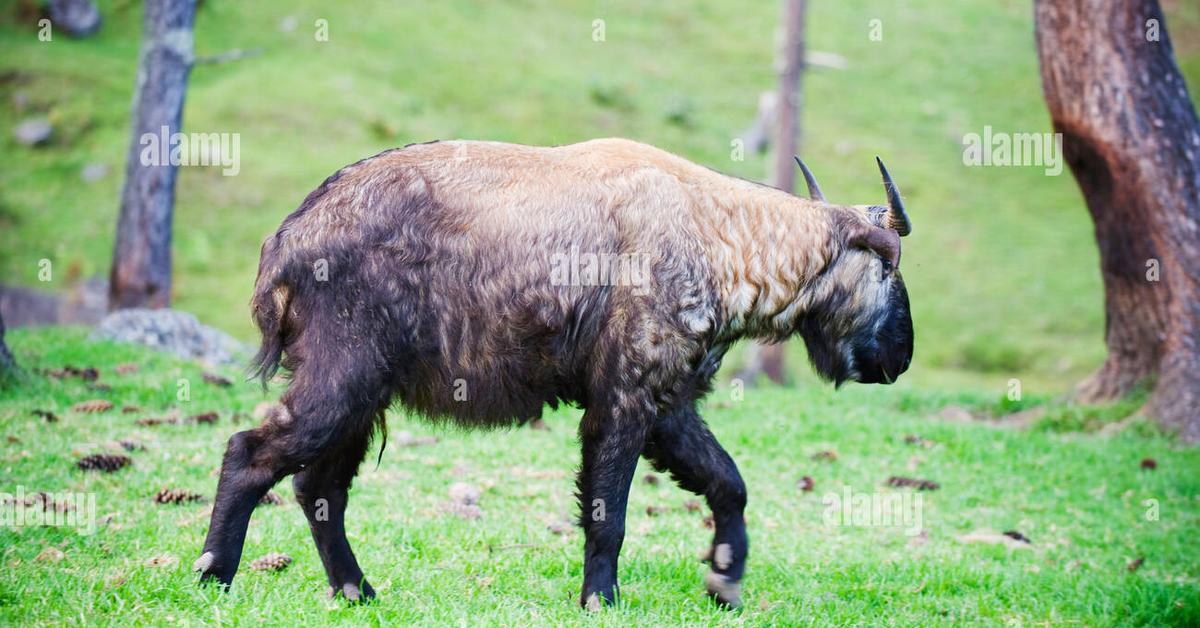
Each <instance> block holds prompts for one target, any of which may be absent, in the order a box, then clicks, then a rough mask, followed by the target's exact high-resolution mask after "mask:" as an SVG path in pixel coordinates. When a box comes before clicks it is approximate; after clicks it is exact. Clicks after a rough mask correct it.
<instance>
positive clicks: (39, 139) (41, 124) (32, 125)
mask: <svg viewBox="0 0 1200 628" xmlns="http://www.w3.org/2000/svg"><path fill="white" fill-rule="evenodd" d="M53 134H54V127H53V126H50V121H49V120H47V119H45V118H29V119H28V120H24V121H22V122H21V123H20V124H18V125H17V128H15V129H13V135H15V136H16V138H17V142H19V143H20V144H22V145H24V146H41V145H42V144H45V143H46V142H49V141H50V136H51V135H53Z"/></svg>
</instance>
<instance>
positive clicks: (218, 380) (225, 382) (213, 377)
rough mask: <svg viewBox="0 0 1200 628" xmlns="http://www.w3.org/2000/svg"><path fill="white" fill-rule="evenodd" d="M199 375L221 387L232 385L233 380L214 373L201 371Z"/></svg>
mask: <svg viewBox="0 0 1200 628" xmlns="http://www.w3.org/2000/svg"><path fill="white" fill-rule="evenodd" d="M200 377H201V378H203V379H204V381H206V382H208V383H210V384H212V385H213V386H220V387H221V388H229V387H230V386H232V385H233V382H231V381H229V378H227V377H222V376H220V375H217V374H216V373H203V374H202V375H200Z"/></svg>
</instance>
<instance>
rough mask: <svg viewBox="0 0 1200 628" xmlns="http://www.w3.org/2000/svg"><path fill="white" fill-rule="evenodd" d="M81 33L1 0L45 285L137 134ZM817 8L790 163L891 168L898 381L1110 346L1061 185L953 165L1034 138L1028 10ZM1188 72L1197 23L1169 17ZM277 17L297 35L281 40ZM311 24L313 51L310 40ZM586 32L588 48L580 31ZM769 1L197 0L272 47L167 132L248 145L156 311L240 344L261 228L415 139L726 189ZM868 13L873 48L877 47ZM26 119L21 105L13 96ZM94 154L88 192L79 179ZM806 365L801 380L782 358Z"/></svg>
mask: <svg viewBox="0 0 1200 628" xmlns="http://www.w3.org/2000/svg"><path fill="white" fill-rule="evenodd" d="M101 4H102V5H103V8H104V17H105V20H106V21H105V26H104V28H103V29H102V30H101V31H100V33H99V34H98V35H97V36H96V37H94V38H92V39H87V40H84V41H73V40H70V39H68V38H66V37H65V36H63V35H61V34H59V35H58V36H56V37H55V38H54V40H53V41H52V42H39V41H38V40H37V37H36V28H35V27H34V26H33V25H32V24H30V23H20V22H18V21H17V18H16V16H17V14H18V12H17V11H16V8H15V7H16V6H17V5H18V3H17V2H16V0H4V1H0V74H3V75H4V76H5V78H4V79H3V80H2V81H0V102H2V103H3V105H2V106H0V129H6V130H7V129H9V128H11V127H12V126H13V125H14V124H15V123H16V122H17V121H18V120H19V119H20V118H21V117H22V116H23V115H28V114H30V113H42V114H46V115H49V116H50V118H51V119H53V120H54V121H55V123H56V125H57V133H58V135H57V139H56V140H55V142H54V143H53V144H52V145H51V146H48V147H46V148H43V149H38V150H30V149H26V148H22V147H19V146H17V145H16V144H15V142H14V140H13V139H12V136H11V134H10V133H8V132H7V131H6V132H4V133H0V154H2V155H3V161H4V167H3V168H0V276H3V278H4V281H5V282H6V283H13V282H15V283H25V284H34V285H40V284H38V282H37V272H38V270H39V266H38V262H39V260H41V259H49V260H51V261H52V262H53V263H54V268H55V274H54V281H52V282H50V284H49V285H43V287H48V288H63V287H65V286H66V285H67V284H69V283H70V281H72V280H73V278H74V277H77V276H80V275H82V276H88V275H92V274H101V275H104V274H106V273H107V269H108V265H109V262H110V256H111V250H112V238H113V232H114V224H115V216H116V211H117V202H118V198H119V192H120V185H121V180H122V173H123V168H124V159H125V151H126V147H127V145H128V131H129V102H130V98H131V92H132V88H133V77H134V68H135V64H136V59H137V49H138V41H139V38H140V16H139V11H140V3H139V2H135V1H133V0H113V1H111V2H103V3H101ZM873 4H875V5H876V6H874V7H869V8H868V7H865V6H860V4H858V3H837V2H816V3H812V9H811V15H810V16H809V29H808V31H809V45H810V47H811V48H812V49H814V50H823V51H832V52H837V53H839V54H842V55H844V56H845V57H846V59H847V62H848V68H847V69H845V70H830V69H825V68H816V69H814V70H812V71H811V72H809V73H808V75H807V76H806V78H805V87H804V89H805V100H804V114H803V117H804V124H803V127H804V138H803V151H802V152H803V154H804V155H805V157H806V160H807V161H808V163H809V164H810V165H811V166H812V167H813V168H814V169H815V170H816V172H817V174H818V176H819V177H820V179H821V181H822V184H823V187H824V189H825V190H826V192H827V194H829V196H830V197H831V198H832V199H834V200H837V201H841V202H847V203H859V202H879V201H881V200H882V198H883V195H882V190H881V189H880V186H879V183H878V174H877V173H876V172H875V168H874V164H873V163H872V157H873V156H874V155H876V154H879V155H882V156H883V157H884V158H885V159H886V160H887V162H888V163H889V164H891V169H892V171H893V173H894V174H895V176H896V178H897V180H898V182H899V183H900V185H901V187H902V189H903V190H904V192H905V194H906V195H907V197H908V201H909V203H908V204H909V206H910V211H911V213H912V215H913V218H914V221H915V225H916V229H915V232H914V235H913V236H912V237H911V238H909V239H907V240H906V241H905V254H904V272H905V276H906V278H907V281H908V284H909V289H910V292H911V293H912V296H913V309H914V319H915V324H916V329H917V334H918V338H919V345H918V349H917V352H916V364H917V368H915V369H914V370H913V371H912V372H911V374H910V375H909V377H910V378H913V379H916V380H918V381H921V382H923V383H926V384H930V385H935V386H938V387H940V388H946V389H953V388H957V387H958V386H960V385H963V384H969V385H973V386H977V387H986V388H988V389H989V390H994V391H997V392H999V391H1002V390H1004V383H1005V382H1006V381H1007V380H1008V379H1010V378H1013V377H1017V378H1021V379H1022V380H1023V381H1025V382H1026V388H1027V389H1029V390H1033V389H1034V388H1036V389H1038V390H1039V391H1040V392H1044V393H1057V392H1060V391H1061V390H1063V389H1064V388H1066V387H1067V386H1068V385H1070V384H1071V383H1073V382H1075V381H1078V380H1079V379H1080V378H1082V377H1083V376H1084V375H1085V374H1087V373H1088V372H1089V371H1090V370H1092V369H1094V368H1095V367H1096V366H1097V365H1098V364H1099V363H1100V362H1101V360H1102V358H1103V344H1102V327H1103V313H1102V308H1101V307H1100V305H1101V302H1102V296H1101V289H1100V281H1099V273H1098V272H1097V253H1096V247H1095V244H1094V242H1093V240H1092V230H1091V227H1090V224H1089V219H1088V217H1087V214H1086V212H1085V211H1084V208H1083V205H1082V203H1081V201H1080V197H1079V193H1078V191H1077V188H1076V187H1075V184H1074V182H1073V180H1072V178H1071V177H1070V176H1069V174H1065V173H1064V174H1063V175H1062V176H1059V177H1046V176H1044V175H1043V174H1042V170H1041V169H1040V168H1034V167H1030V168H967V167H964V166H963V164H962V156H961V146H960V142H961V139H962V136H963V134H964V133H968V132H981V131H982V130H983V127H984V126H985V125H990V126H992V127H993V128H994V129H995V130H997V131H1005V132H1042V131H1047V130H1049V121H1048V117H1047V115H1046V112H1045V107H1044V104H1043V103H1042V100H1041V90H1040V82H1039V78H1038V73H1037V59H1036V55H1035V52H1034V46H1033V32H1032V18H1031V14H1032V10H1031V8H1030V6H1029V5H1028V3H1027V2H1018V1H1015V0H1006V1H1002V2H995V1H988V0H973V1H970V2H956V3H953V5H948V4H947V3H945V2H940V1H937V0H914V1H912V2H905V3H891V2H877V3H873ZM1168 10H1169V16H1170V22H1169V24H1168V26H1169V27H1170V28H1171V29H1172V30H1173V32H1174V33H1175V34H1176V39H1177V41H1178V42H1179V43H1180V45H1179V46H1178V48H1179V52H1180V56H1181V63H1182V64H1183V66H1184V68H1185V70H1186V71H1187V73H1188V76H1189V79H1190V80H1191V82H1192V84H1193V85H1195V84H1197V81H1198V80H1200V74H1198V73H1197V70H1198V69H1200V65H1198V64H1197V60H1198V59H1200V50H1197V48H1196V47H1195V46H1194V45H1190V44H1188V43H1187V42H1188V41H1189V39H1191V38H1194V36H1195V34H1196V32H1197V29H1198V28H1200V13H1198V12H1197V11H1196V10H1195V9H1194V7H1190V6H1187V5H1186V3H1168ZM288 16H293V17H294V18H295V22H296V27H295V29H294V30H292V31H289V32H285V31H284V30H281V29H280V23H281V21H283V20H284V18H286V17H288ZM318 19H325V20H328V24H329V41H327V42H317V41H315V40H314V37H313V33H314V31H315V27H314V23H315V21H316V20H318ZM595 19H603V20H604V24H605V41H603V42H596V41H593V39H592V33H593V20H595ZM778 19H779V16H778V6H777V3H774V2H765V3H752V5H751V6H744V3H730V2H711V1H710V2H700V3H692V2H686V3H685V2H666V3H649V4H647V3H644V2H637V1H636V0H616V1H612V2H604V3H586V2H572V3H562V2H552V1H550V0H519V1H513V2H489V3H477V2H469V1H467V0H449V1H445V2H411V3H394V2H383V1H382V0H377V1H375V2H356V3H353V4H348V3H329V2H323V1H318V0H300V1H297V2H292V3H287V5H274V4H269V3H261V2H237V1H234V0H210V1H207V2H205V3H204V4H203V6H202V8H201V9H200V12H199V15H198V18H197V22H196V51H197V54H199V55H211V54H215V53H220V52H223V51H226V50H229V49H233V48H243V49H251V48H261V49H262V50H263V54H261V55H259V56H254V57H250V58H247V59H243V60H241V61H237V62H234V63H228V64H222V65H201V66H198V67H196V68H195V70H194V71H193V72H192V76H191V82H190V86H189V90H188V95H187V103H186V111H185V128H186V129H188V130H192V131H199V132H230V133H240V134H241V149H242V150H241V152H242V159H241V173H240V174H239V175H238V176H235V177H222V176H221V175H220V174H219V172H218V170H217V169H215V168H207V169H206V168H184V169H182V172H181V173H180V177H179V185H178V207H177V214H176V223H175V224H176V230H175V247H174V254H175V285H174V294H175V303H176V305H177V306H178V307H181V308H182V309H186V310H188V311H192V312H195V313H196V314H197V315H198V316H199V317H200V318H201V320H203V321H205V322H207V323H209V324H214V325H217V326H219V327H223V328H225V329H228V330H230V331H232V332H233V333H235V334H236V335H238V336H240V337H242V338H244V339H247V340H249V339H251V338H253V335H254V334H253V328H252V327H251V322H250V319H249V316H247V315H246V311H247V308H246V303H247V301H248V298H249V293H250V289H251V285H252V282H253V276H254V272H255V268H256V261H257V256H258V245H259V243H260V242H261V239H262V238H263V237H264V236H265V235H266V234H268V233H270V232H271V231H272V230H273V229H274V228H275V227H276V226H277V225H278V224H279V222H280V221H281V219H282V218H283V216H285V215H286V214H287V213H288V212H290V211H291V210H292V209H294V208H295V207H296V206H297V205H298V204H299V203H300V201H301V200H302V199H303V198H304V196H305V194H307V193H308V192H309V191H310V190H312V189H313V188H314V187H316V185H317V184H319V183H320V182H321V180H322V179H323V178H324V177H326V176H327V175H329V174H331V173H332V172H334V171H335V170H337V169H338V168H340V167H341V166H343V165H345V164H347V163H350V162H354V161H356V160H358V159H360V158H362V157H365V156H368V155H372V154H375V153H377V152H379V151H380V150H383V149H385V148H389V147H392V146H397V145H402V144H405V143H408V142H414V141H425V140H429V139H434V138H457V137H464V138H481V139H495V140H506V141H515V142H523V143H531V144H556V143H567V142H574V141H578V140H584V139H588V138H593V137H598V136H614V135H615V136H626V137H630V138H634V139H638V140H642V141H646V142H649V143H652V144H655V145H658V146H661V147H663V148H666V149H668V150H672V151H676V152H678V153H681V154H683V155H685V156H687V157H690V158H692V159H694V160H696V161H698V162H700V163H703V164H706V165H710V166H712V167H714V168H717V169H718V170H722V171H725V172H729V173H732V174H736V175H740V176H745V177H752V178H761V177H763V176H764V174H765V173H766V168H767V166H766V161H765V159H763V158H761V157H759V156H755V155H750V156H749V157H748V158H747V159H746V160H745V161H741V162H737V161H732V160H731V151H730V142H731V140H732V139H734V138H735V137H737V136H738V134H740V133H741V132H742V130H743V129H745V128H746V127H747V126H748V125H749V124H750V122H751V120H752V118H753V117H754V113H755V108H756V103H757V100H758V94H759V93H760V92H761V91H763V90H767V89H772V88H773V86H774V83H775V77H774V74H773V69H772V68H773V55H774V49H773V43H772V42H773V40H774V39H773V38H774V34H775V31H776V28H777V25H778ZM872 19H880V20H882V23H883V35H884V38H883V41H871V40H870V39H869V38H868V34H869V22H870V20H872ZM18 92H19V93H23V94H24V95H25V96H26V97H27V98H28V101H29V105H28V109H27V111H26V112H25V113H18V112H17V111H16V110H15V108H14V106H13V105H12V103H13V99H14V97H15V96H16V94H17V93H18ZM88 163H102V164H106V165H108V166H109V168H110V174H109V176H108V177H107V178H105V179H103V180H101V181H99V182H96V183H92V184H84V183H82V182H80V178H79V174H80V170H81V168H82V167H83V166H84V165H85V164H88ZM796 351H797V355H796V357H797V359H795V360H793V362H794V363H795V364H797V365H799V364H800V363H801V362H802V360H801V359H799V353H798V352H799V349H798V348H797V349H796Z"/></svg>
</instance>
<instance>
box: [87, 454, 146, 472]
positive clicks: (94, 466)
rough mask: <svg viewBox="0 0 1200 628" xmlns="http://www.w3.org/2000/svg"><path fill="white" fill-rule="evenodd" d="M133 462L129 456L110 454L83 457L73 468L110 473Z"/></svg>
mask: <svg viewBox="0 0 1200 628" xmlns="http://www.w3.org/2000/svg"><path fill="white" fill-rule="evenodd" d="M132 462H133V461H132V460H130V459H129V456H120V455H110V454H95V455H91V456H85V457H83V458H80V459H79V462H76V463H75V466H77V467H79V468H80V469H83V470H84V471H104V472H105V473H112V472H113V471H117V470H120V469H122V468H124V467H126V466H128V465H129V464H130V463H132Z"/></svg>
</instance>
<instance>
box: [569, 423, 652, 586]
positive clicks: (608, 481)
mask: <svg viewBox="0 0 1200 628" xmlns="http://www.w3.org/2000/svg"><path fill="white" fill-rule="evenodd" d="M648 424H649V415H648V414H643V413H640V412H639V413H635V412H629V411H627V410H622V409H619V408H618V409H615V410H611V409H604V410H597V409H589V410H588V411H587V412H586V413H585V414H584V416H583V422H582V423H581V425H580V427H579V434H580V440H581V441H582V443H583V464H582V466H581V468H580V470H579V480H578V481H579V502H580V506H581V507H582V509H583V513H582V515H583V516H582V519H581V525H582V526H583V531H584V535H585V538H586V541H585V543H584V556H583V592H582V594H581V595H580V598H579V603H580V605H582V606H583V607H584V608H586V609H588V610H599V609H600V607H601V606H602V605H603V604H606V603H607V604H611V603H613V602H615V601H616V599H617V595H618V593H619V589H618V587H617V557H618V555H619V554H620V553H621V543H622V542H623V541H624V539H625V506H626V503H627V502H628V500H629V485H630V483H632V482H633V473H634V470H635V469H636V468H637V461H638V455H639V454H640V452H641V450H642V447H643V445H644V443H645V441H646V434H647V431H648V427H649V425H648Z"/></svg>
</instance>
